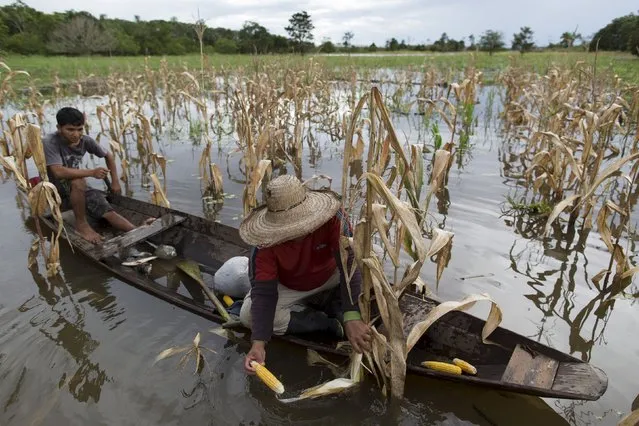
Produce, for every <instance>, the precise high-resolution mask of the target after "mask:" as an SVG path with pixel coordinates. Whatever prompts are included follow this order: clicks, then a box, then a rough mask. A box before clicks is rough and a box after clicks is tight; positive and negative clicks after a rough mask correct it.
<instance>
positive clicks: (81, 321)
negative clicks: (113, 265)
mask: <svg viewBox="0 0 639 426" xmlns="http://www.w3.org/2000/svg"><path fill="white" fill-rule="evenodd" d="M30 222H31V223H30V224H28V226H29V227H32V225H33V222H32V221H30ZM60 266H61V268H62V275H59V276H56V277H53V278H50V279H47V278H45V277H44V276H43V275H41V274H40V273H39V272H38V271H37V270H36V269H30V270H29V271H30V273H31V276H32V278H33V281H34V282H35V284H36V286H37V288H38V294H39V296H40V300H41V301H44V302H45V303H46V304H47V305H48V306H49V307H50V310H49V311H48V313H43V312H38V310H39V309H40V307H41V306H42V304H41V303H39V302H38V300H37V299H36V298H35V297H33V298H30V299H29V300H27V301H26V302H24V303H23V304H22V305H21V306H20V307H19V308H18V310H19V311H20V312H29V311H33V312H37V313H36V314H35V315H34V316H33V317H32V318H31V320H30V324H31V325H32V326H33V327H34V328H37V329H38V331H40V333H42V335H43V336H45V337H46V338H48V339H49V340H51V341H52V342H53V343H55V345H56V346H57V347H60V348H63V349H64V350H65V351H66V353H67V354H68V355H70V356H71V358H73V360H74V361H75V363H76V365H77V368H76V370H75V371H74V372H72V373H70V376H68V377H67V373H66V372H63V373H62V376H61V377H60V382H61V383H63V382H67V383H68V388H69V392H70V393H71V395H73V397H74V398H75V399H76V400H77V401H79V402H87V401H89V400H91V401H93V402H98V401H99V400H100V394H101V391H102V387H103V385H104V383H105V382H108V381H111V378H110V377H109V375H108V374H107V372H106V371H105V370H104V369H103V368H101V367H100V364H99V363H98V362H95V361H93V360H92V359H91V357H92V354H93V353H94V352H95V350H96V349H97V348H98V346H99V345H100V342H99V341H98V340H96V339H95V338H93V337H92V336H91V334H90V333H89V332H87V331H86V330H85V322H86V319H87V318H86V317H87V312H86V308H87V306H90V307H92V308H93V309H95V310H96V311H97V312H99V313H100V315H101V316H102V319H103V321H104V322H105V323H108V324H109V328H110V329H113V328H115V327H117V325H118V324H119V323H120V322H121V321H123V319H120V318H119V317H120V316H121V314H122V312H121V311H119V310H118V309H117V305H116V304H115V297H114V296H113V295H111V294H110V293H109V291H108V286H107V279H108V278H109V276H108V275H106V274H103V273H99V272H97V273H96V271H95V269H93V268H91V269H89V268H90V267H87V266H85V265H84V264H83V263H82V262H79V261H78V257H77V255H76V254H73V253H72V252H71V251H70V250H69V249H68V248H67V247H61V249H60ZM43 318H44V319H43Z"/></svg>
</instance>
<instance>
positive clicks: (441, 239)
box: [426, 228, 455, 285]
mask: <svg viewBox="0 0 639 426" xmlns="http://www.w3.org/2000/svg"><path fill="white" fill-rule="evenodd" d="M454 236H455V234H453V233H452V232H449V231H443V230H441V229H439V228H434V229H433V239H432V241H431V244H430V247H429V248H428V253H427V254H426V257H432V256H435V263H437V285H439V280H440V279H441V277H442V274H443V273H444V268H446V266H448V261H449V260H450V256H451V251H452V247H453V237H454Z"/></svg>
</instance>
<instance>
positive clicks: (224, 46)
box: [213, 38, 238, 54]
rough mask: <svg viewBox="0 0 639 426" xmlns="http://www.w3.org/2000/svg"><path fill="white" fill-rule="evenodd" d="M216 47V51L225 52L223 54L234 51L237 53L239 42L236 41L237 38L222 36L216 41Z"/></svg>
mask: <svg viewBox="0 0 639 426" xmlns="http://www.w3.org/2000/svg"><path fill="white" fill-rule="evenodd" d="M213 47H214V48H215V51H216V52H217V53H223V54H233V53H237V50H238V49H237V43H235V40H231V39H228V38H220V39H218V40H217V41H216V42H215V46H213Z"/></svg>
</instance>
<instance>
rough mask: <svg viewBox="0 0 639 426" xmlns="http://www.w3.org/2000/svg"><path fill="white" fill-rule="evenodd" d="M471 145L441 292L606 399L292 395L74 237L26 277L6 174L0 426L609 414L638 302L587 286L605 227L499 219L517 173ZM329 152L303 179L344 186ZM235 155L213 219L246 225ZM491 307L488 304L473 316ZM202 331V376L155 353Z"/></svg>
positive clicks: (406, 421) (286, 352) (190, 160)
mask: <svg viewBox="0 0 639 426" xmlns="http://www.w3.org/2000/svg"><path fill="white" fill-rule="evenodd" d="M93 110H94V108H93ZM50 115H51V116H52V115H53V114H52V113H51V114H50ZM397 126H398V128H399V129H400V130H402V131H403V132H404V133H405V134H406V135H407V136H408V137H409V140H410V142H413V143H414V142H416V141H417V140H416V138H417V132H416V130H415V129H414V124H411V123H410V122H408V121H407V120H406V119H405V118H397ZM93 128H94V129H96V128H99V127H97V126H94V127H93ZM411 129H412V130H411ZM472 144H473V146H472V148H471V149H470V150H469V152H468V153H467V154H466V155H465V157H464V159H463V161H462V163H461V164H457V165H455V166H454V167H453V169H452V171H451V175H450V180H449V185H448V199H440V200H437V201H436V202H433V203H432V205H431V211H432V213H433V215H434V218H435V219H436V220H437V221H438V222H439V223H442V224H444V226H445V227H446V229H448V230H451V231H453V232H454V233H455V239H454V245H453V253H452V259H451V262H450V264H449V267H448V269H446V271H445V272H444V276H443V279H442V282H441V283H440V285H439V288H438V290H437V296H438V297H440V298H442V299H445V300H451V299H460V298H463V297H464V296H465V295H467V294H470V293H478V292H486V293H489V294H490V295H491V296H492V297H493V298H494V299H495V300H496V301H497V302H498V303H499V304H500V306H501V307H502V309H503V311H504V322H503V323H502V325H503V326H505V327H507V328H509V329H511V330H513V331H515V332H517V333H520V334H522V335H525V336H529V337H532V338H534V339H537V340H539V341H541V342H542V343H544V344H547V345H550V346H552V347H555V348H557V349H560V350H562V351H565V352H567V353H570V354H572V355H574V356H576V357H578V358H580V359H583V360H586V361H589V362H592V363H593V364H595V365H597V366H598V367H601V368H602V369H604V370H605V371H606V373H607V375H608V377H609V387H608V391H607V392H606V394H605V395H604V396H603V397H602V398H601V399H600V400H599V401H596V402H571V401H557V400H551V399H548V400H542V399H539V398H533V397H524V396H518V395H514V394H508V393H500V392H495V391H489V390H484V389H481V388H476V387H471V386H464V385H457V384H449V383H446V382H442V381H433V380H428V379H424V378H409V380H408V382H407V387H406V398H405V400H404V401H403V403H402V404H401V406H400V407H397V408H392V409H391V408H389V407H387V406H386V404H385V402H384V398H383V397H382V396H381V394H380V392H379V391H378V390H377V389H376V387H375V386H374V384H373V383H371V382H366V383H364V384H363V385H362V386H361V387H360V388H359V389H358V390H356V391H354V392H351V393H348V394H343V395H339V396H334V397H327V398H324V399H321V400H316V401H306V402H302V403H298V404H293V405H284V404H282V403H280V402H278V401H277V400H276V398H275V397H274V396H273V394H272V392H270V391H269V390H268V389H267V388H265V387H264V386H263V385H262V384H261V383H259V382H257V381H256V380H255V379H254V378H249V377H246V376H245V374H244V372H243V368H242V362H243V357H244V354H245V353H246V351H247V348H246V347H245V346H243V345H241V344H238V343H234V342H230V341H227V340H225V339H223V338H222V337H220V336H218V335H216V334H214V333H210V332H209V330H210V329H212V328H215V327H217V325H216V324H212V323H209V322H207V321H206V320H204V319H202V318H200V317H197V316H195V315H193V314H190V313H188V312H184V311H182V310H180V309H178V308H175V307H173V306H171V305H169V304H168V303H166V302H163V301H161V300H158V299H155V298H154V297H152V296H150V295H148V294H146V293H144V292H141V291H139V290H136V289H135V288H133V287H130V286H129V285H127V284H125V283H122V282H120V281H118V280H117V279H114V278H113V277H111V276H109V275H108V274H106V273H105V272H103V271H102V270H100V269H98V268H96V267H95V266H94V265H92V264H90V263H88V262H86V261H85V260H84V259H82V258H79V257H76V256H74V255H73V254H72V253H71V252H70V250H69V249H68V247H66V246H63V247H62V253H61V266H62V274H61V276H60V277H59V278H56V279H49V280H47V279H45V278H44V277H43V276H42V275H38V274H32V273H31V272H30V271H29V270H28V269H27V268H26V259H27V252H28V249H29V246H30V243H31V241H32V238H33V230H32V226H31V225H29V223H28V221H26V217H25V214H26V213H25V211H26V210H24V209H23V208H22V207H21V206H20V205H19V203H18V201H17V197H16V195H17V192H16V188H15V184H14V183H13V182H12V181H11V180H9V181H5V182H3V183H2V184H0V201H1V202H2V221H0V267H1V269H2V278H0V425H32V424H42V425H88V424H90V425H206V424H210V425H239V424H244V425H250V424H254V425H257V424H265V425H279V424H307V425H324V424H364V425H378V424H383V425H394V424H401V425H413V424H451V425H456V424H476V425H544V426H550V425H555V424H566V423H570V424H577V425H599V424H603V425H614V424H616V423H617V422H618V421H619V419H620V416H621V415H622V414H623V413H627V412H628V411H629V410H630V408H631V404H632V402H633V400H635V398H636V396H637V393H639V372H638V371H639V370H638V369H637V367H636V361H637V359H639V339H638V338H637V330H638V329H639V313H638V310H637V304H636V303H635V302H632V301H630V300H624V299H620V300H616V301H614V303H612V304H611V305H609V308H608V309H598V308H599V307H600V304H601V300H600V299H599V298H598V292H597V290H596V288H594V287H593V286H592V285H589V284H588V283H589V282H590V281H589V280H590V277H592V276H593V275H594V274H596V273H597V272H598V271H599V270H601V269H603V268H606V267H607V266H608V260H609V255H608V253H607V251H606V250H605V246H604V245H603V243H602V242H601V240H600V238H599V237H598V235H597V234H596V233H595V232H594V231H593V232H591V233H590V234H588V235H585V234H583V235H580V234H579V233H575V234H574V235H571V233H570V232H565V230H564V234H562V235H557V234H555V235H554V236H553V237H552V238H547V239H543V238H542V237H540V233H539V229H540V225H539V223H540V222H539V221H536V220H531V219H528V218H515V217H513V216H503V215H502V208H503V202H504V201H505V197H506V195H508V194H513V193H514V191H515V189H516V182H514V181H513V180H510V179H508V178H506V177H504V175H503V173H502V170H503V167H504V164H503V163H502V162H500V158H502V155H501V153H502V147H501V145H500V143H499V141H498V139H497V138H496V137H495V136H494V135H493V132H492V131H488V132H486V133H484V129H483V128H481V127H479V128H478V129H477V134H476V135H475V136H474V137H473V139H472ZM160 145H161V147H162V150H163V153H164V155H165V156H166V157H167V158H168V159H170V160H173V162H172V163H170V164H169V167H168V171H167V176H168V197H169V199H170V200H171V203H172V207H174V208H177V209H180V210H184V211H187V212H190V213H195V214H200V215H204V214H205V210H207V209H203V204H202V202H201V194H200V188H199V181H198V179H197V173H198V172H197V163H198V160H199V156H200V152H201V147H193V146H192V144H191V142H190V141H189V140H188V138H187V137H186V136H183V137H178V138H177V140H174V141H169V140H168V139H163V140H162V142H161V144H160ZM320 148H321V149H320V151H321V152H318V151H312V152H311V151H310V150H308V149H306V151H305V156H304V165H303V174H304V177H311V176H312V175H313V174H327V175H331V176H332V177H333V178H334V181H333V187H334V188H337V187H339V185H340V183H339V179H340V173H341V172H340V169H341V157H340V150H341V148H340V147H339V146H337V145H335V144H332V143H321V144H320ZM231 150H232V145H224V146H223V150H222V151H221V152H216V153H215V154H214V161H215V162H216V163H218V164H219V165H220V166H221V167H222V169H223V174H224V180H225V183H224V189H225V191H226V192H227V193H230V194H235V195H236V196H237V197H236V198H229V199H227V200H225V203H224V206H223V208H222V209H221V211H220V212H219V213H218V214H217V215H211V214H208V216H209V217H211V219H212V220H221V221H222V222H224V223H226V224H231V225H237V224H239V220H240V217H239V215H240V213H241V193H242V184H241V179H243V177H242V175H241V173H240V170H239V167H238V161H239V157H238V156H237V155H236V156H232V157H231V158H230V160H229V161H228V168H227V156H226V154H227V153H228V152H230V151H231ZM428 155H432V154H428ZM428 155H427V156H426V157H425V158H427V159H429V158H430V157H428ZM289 171H290V170H289ZM234 180H236V181H234ZM139 182H140V181H139V177H138V176H134V178H133V180H132V184H131V187H130V190H131V191H132V194H133V195H134V196H135V197H137V198H140V199H144V200H148V199H149V194H148V189H145V188H142V187H141V186H140V184H139ZM96 186H99V185H96ZM541 227H542V228H543V221H542V222H541ZM42 269H43V268H41V270H42ZM434 273H435V265H434V264H432V263H429V264H427V265H426V266H425V268H424V273H423V278H424V279H425V280H426V281H427V282H428V283H434V282H435V280H434ZM433 287H434V285H433ZM487 311H488V307H487V306H479V307H477V308H476V309H475V310H474V311H473V313H476V314H477V315H481V316H485V315H486V314H487ZM198 332H200V333H202V342H201V344H202V345H203V346H205V347H207V348H210V349H211V350H214V351H215V352H216V353H211V352H207V353H206V357H207V360H208V363H207V368H205V370H204V372H203V374H202V375H201V376H198V375H194V374H193V369H194V364H193V362H192V361H189V362H188V363H187V364H186V367H185V368H184V369H180V368H179V367H178V361H179V358H177V357H176V358H169V359H167V360H163V361H161V362H159V363H156V364H154V359H155V357H156V355H157V354H158V353H159V352H160V351H162V350H163V349H166V348H168V347H171V346H182V345H186V344H189V342H190V341H191V340H192V339H193V337H194V336H195V335H196V333H198ZM267 357H268V365H269V367H270V369H271V370H272V371H273V372H275V373H276V374H277V375H278V376H280V378H281V379H282V382H283V383H284V384H285V386H286V388H287V391H288V392H290V393H291V394H294V393H295V392H296V391H301V390H303V389H305V388H307V387H310V386H313V385H316V384H319V383H321V382H323V381H326V380H328V379H330V378H332V376H331V373H330V371H328V370H327V369H324V368H321V367H309V366H307V364H306V354H305V352H304V351H303V350H301V349H300V348H298V347H294V346H291V345H287V344H283V343H279V342H274V343H272V344H271V345H270V346H269V348H268V355H267Z"/></svg>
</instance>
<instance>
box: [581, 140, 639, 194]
mask: <svg viewBox="0 0 639 426" xmlns="http://www.w3.org/2000/svg"><path fill="white" fill-rule="evenodd" d="M637 158H639V152H636V153H634V154H631V155H628V156H626V157H623V158H620V159H619V160H617V161H615V162H614V163H612V164H611V165H610V166H608V167H606V169H605V170H604V171H603V172H601V174H599V175H597V179H596V180H595V181H594V182H593V183H592V184H591V185H590V186H589V187H588V189H587V190H586V192H585V194H583V197H582V199H581V201H580V204H582V203H584V202H585V200H588V199H589V198H590V197H591V196H592V195H593V194H594V192H595V191H596V190H597V188H598V187H599V185H601V184H602V183H603V182H604V181H605V180H606V179H608V178H610V177H612V176H615V175H618V174H620V173H621V168H622V167H623V166H624V165H625V164H626V163H627V162H629V161H633V160H636V159H637Z"/></svg>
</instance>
